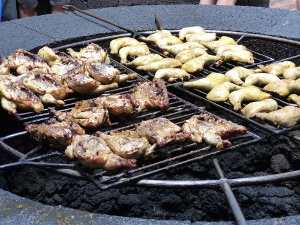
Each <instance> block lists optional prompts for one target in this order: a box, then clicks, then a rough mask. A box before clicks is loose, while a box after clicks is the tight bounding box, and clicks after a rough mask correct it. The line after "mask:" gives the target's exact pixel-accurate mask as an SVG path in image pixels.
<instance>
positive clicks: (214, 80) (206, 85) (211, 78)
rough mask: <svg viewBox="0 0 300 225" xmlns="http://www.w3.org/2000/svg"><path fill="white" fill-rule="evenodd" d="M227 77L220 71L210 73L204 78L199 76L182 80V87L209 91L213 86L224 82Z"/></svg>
mask: <svg viewBox="0 0 300 225" xmlns="http://www.w3.org/2000/svg"><path fill="white" fill-rule="evenodd" d="M228 81H229V79H228V78H227V77H226V76H225V75H224V74H222V73H211V74H209V75H207V76H206V77H205V78H201V79H198V80H195V81H189V82H184V83H183V87H184V88H198V89H201V90H204V91H211V90H212V89H213V88H214V87H216V86H217V85H219V84H223V83H224V82H228Z"/></svg>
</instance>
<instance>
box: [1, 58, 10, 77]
mask: <svg viewBox="0 0 300 225" xmlns="http://www.w3.org/2000/svg"><path fill="white" fill-rule="evenodd" d="M9 72H10V68H9V63H8V60H7V59H6V58H5V56H3V55H0V75H5V74H9Z"/></svg>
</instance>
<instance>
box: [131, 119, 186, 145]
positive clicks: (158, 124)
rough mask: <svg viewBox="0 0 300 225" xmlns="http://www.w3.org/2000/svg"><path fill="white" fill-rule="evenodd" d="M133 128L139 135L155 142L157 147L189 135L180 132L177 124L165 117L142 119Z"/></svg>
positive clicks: (181, 139)
mask: <svg viewBox="0 0 300 225" xmlns="http://www.w3.org/2000/svg"><path fill="white" fill-rule="evenodd" d="M135 128H136V131H137V132H138V134H139V135H141V136H143V137H146V138H147V139H148V140H149V141H150V142H151V143H154V144H155V143H157V145H158V146H159V147H163V146H165V145H167V144H168V143H170V142H178V141H183V140H185V139H187V138H188V137H189V135H187V134H183V133H182V131H181V128H180V127H179V126H178V125H176V124H174V123H172V122H171V121H170V120H168V119H166V118H156V119H152V120H147V121H143V122H142V123H141V124H140V125H139V126H138V125H136V127H135Z"/></svg>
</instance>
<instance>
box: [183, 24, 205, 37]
mask: <svg viewBox="0 0 300 225" xmlns="http://www.w3.org/2000/svg"><path fill="white" fill-rule="evenodd" d="M205 33H206V31H205V30H204V28H202V27H200V26H193V27H184V28H182V29H181V30H180V31H179V38H180V39H181V40H184V38H185V36H186V35H187V34H205Z"/></svg>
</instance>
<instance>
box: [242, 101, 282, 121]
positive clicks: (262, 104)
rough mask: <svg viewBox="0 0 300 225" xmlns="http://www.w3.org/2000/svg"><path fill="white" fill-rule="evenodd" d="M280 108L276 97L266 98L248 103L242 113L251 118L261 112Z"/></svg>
mask: <svg viewBox="0 0 300 225" xmlns="http://www.w3.org/2000/svg"><path fill="white" fill-rule="evenodd" d="M277 109H278V104H277V102H276V101H275V100H274V99H265V100H261V101H257V102H251V103H249V104H247V105H246V106H245V107H244V108H243V109H242V110H241V113H242V114H243V115H244V116H245V117H246V118H251V117H254V116H255V115H256V113H259V112H272V111H275V110H277Z"/></svg>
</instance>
